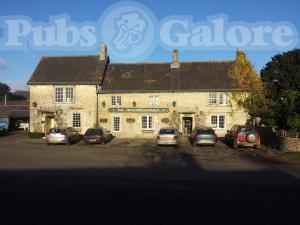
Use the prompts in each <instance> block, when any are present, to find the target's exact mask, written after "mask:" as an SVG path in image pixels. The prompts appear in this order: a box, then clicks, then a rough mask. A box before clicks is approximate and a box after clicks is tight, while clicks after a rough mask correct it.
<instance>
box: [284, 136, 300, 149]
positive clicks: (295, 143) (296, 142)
mask: <svg viewBox="0 0 300 225" xmlns="http://www.w3.org/2000/svg"><path fill="white" fill-rule="evenodd" d="M279 139H280V150H281V151H284V152H300V138H290V137H280V138H279Z"/></svg>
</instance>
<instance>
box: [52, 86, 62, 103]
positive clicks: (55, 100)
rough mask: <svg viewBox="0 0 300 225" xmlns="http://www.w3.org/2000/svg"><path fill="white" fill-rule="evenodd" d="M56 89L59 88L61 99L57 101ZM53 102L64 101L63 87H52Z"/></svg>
mask: <svg viewBox="0 0 300 225" xmlns="http://www.w3.org/2000/svg"><path fill="white" fill-rule="evenodd" d="M58 89H61V92H60V94H61V101H57V99H58V98H57V93H58V92H57V90H58ZM54 103H64V87H60V86H57V87H54Z"/></svg>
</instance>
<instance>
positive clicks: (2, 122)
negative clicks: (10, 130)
mask: <svg viewBox="0 0 300 225" xmlns="http://www.w3.org/2000/svg"><path fill="white" fill-rule="evenodd" d="M0 127H8V122H6V121H0Z"/></svg>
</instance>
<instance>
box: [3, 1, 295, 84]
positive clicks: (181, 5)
mask: <svg viewBox="0 0 300 225" xmlns="http://www.w3.org/2000/svg"><path fill="white" fill-rule="evenodd" d="M116 2H118V1H108V0H101V1H99V0H95V1H93V0H90V1H87V0H85V1H80V0H78V1H71V0H70V1H67V0H51V1H46V0H45V1H42V0H26V1H22V0H19V1H16V0H1V2H0V17H1V16H12V15H17V16H27V17H30V18H31V19H32V20H33V21H44V22H47V21H49V17H50V16H53V15H58V14H63V13H66V14H68V15H70V16H71V18H72V20H73V21H76V22H85V21H94V22H96V21H98V19H99V17H100V16H101V15H102V13H103V12H104V10H105V9H107V8H108V7H109V6H110V5H112V4H113V3H116ZM139 2H140V3H142V4H143V5H145V6H146V7H148V8H149V9H150V10H151V11H152V12H153V14H154V15H155V17H156V18H157V20H158V21H161V20H162V19H164V18H165V17H167V16H171V15H191V16H192V17H193V20H194V21H204V20H206V17H207V16H211V15H216V14H226V15H227V16H228V17H229V20H230V21H245V22H247V23H256V22H258V21H272V22H277V21H287V22H289V23H291V24H293V25H294V27H295V28H296V29H297V31H298V32H299V31H300V14H299V9H300V1H297V0H277V1H274V0H265V1H264V0H260V1H257V0H252V1H237V0H226V1H225V0H224V1H221V0H206V1H202V0H185V1H182V0H181V1H175V0H163V1H162V0H143V1H139ZM0 22H1V21H0ZM0 35H1V32H0ZM0 37H1V36H0ZM99 44H100V43H99ZM299 47H300V42H298V44H297V45H296V48H299ZM291 50H292V49H291ZM109 52H110V49H108V53H109ZM245 52H246V54H247V56H248V58H249V59H250V60H251V62H252V63H253V64H254V65H255V68H256V69H257V71H258V72H259V71H260V70H261V69H262V68H263V66H264V65H265V64H266V63H267V62H268V61H270V60H271V57H272V56H274V55H276V54H279V53H282V51H280V50H248V51H245ZM73 54H98V49H93V50H83V51H78V50H77V51H65V50H59V49H57V50H47V51H45V50H39V51H38V50H33V49H30V48H29V49H28V50H26V51H20V50H18V51H16V50H0V82H5V83H8V84H9V85H10V86H11V87H12V89H13V90H17V89H24V88H26V82H27V81H28V79H29V78H30V76H31V74H32V72H33V71H34V69H35V68H36V66H37V64H38V62H39V60H40V58H41V57H42V56H44V55H73ZM179 57H180V60H182V61H195V60H231V59H234V58H235V51H234V50H232V51H224V50H223V51H222V50H215V51H212V50H209V51H205V50H201V51H193V50H184V49H179ZM144 61H171V51H170V50H167V49H165V48H163V47H161V46H159V45H157V46H156V47H155V49H154V51H153V52H152V54H151V55H149V56H148V57H147V58H146V59H144Z"/></svg>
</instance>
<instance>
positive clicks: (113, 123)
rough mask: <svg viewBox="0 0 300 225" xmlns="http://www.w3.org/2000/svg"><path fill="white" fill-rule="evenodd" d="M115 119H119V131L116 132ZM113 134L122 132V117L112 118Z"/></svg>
mask: <svg viewBox="0 0 300 225" xmlns="http://www.w3.org/2000/svg"><path fill="white" fill-rule="evenodd" d="M115 118H119V130H115ZM111 130H112V131H113V132H121V116H113V117H112V128H111Z"/></svg>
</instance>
